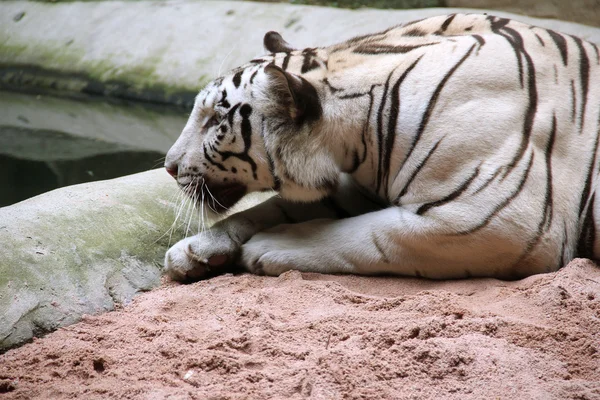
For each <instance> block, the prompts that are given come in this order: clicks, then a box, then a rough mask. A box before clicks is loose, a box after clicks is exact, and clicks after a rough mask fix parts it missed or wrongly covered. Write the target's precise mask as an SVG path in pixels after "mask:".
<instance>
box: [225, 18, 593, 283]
mask: <svg viewBox="0 0 600 400" xmlns="http://www.w3.org/2000/svg"><path fill="white" fill-rule="evenodd" d="M270 42H271V43H270ZM265 43H266V46H267V48H269V47H271V49H270V50H272V51H273V54H270V55H268V56H265V57H261V58H258V59H255V60H253V61H252V62H251V63H250V64H248V65H246V66H244V67H242V68H240V69H238V70H236V71H235V72H234V74H233V76H232V78H231V79H232V82H233V83H234V86H235V87H240V86H242V84H243V83H246V84H247V85H252V84H253V80H254V79H255V78H256V76H257V73H259V72H261V71H263V70H264V68H265V65H274V66H276V67H278V68H279V69H280V70H281V71H283V72H284V73H286V74H288V75H289V76H292V77H298V79H300V78H301V79H302V80H303V82H306V83H307V84H308V85H310V86H311V87H312V89H311V90H314V91H315V93H316V95H317V96H318V103H319V104H318V105H319V108H318V110H319V111H318V114H319V115H318V116H317V117H315V120H314V122H311V123H310V124H311V125H310V129H309V131H310V133H311V135H312V136H311V135H308V134H301V135H300V134H299V135H291V134H287V135H286V134H283V133H282V132H283V131H284V130H285V129H287V128H285V126H284V127H283V128H282V126H283V125H281V124H282V123H281V120H279V119H278V118H273V117H272V115H273V114H272V113H274V112H280V111H273V110H275V109H277V107H276V106H275V105H270V106H269V107H267V108H265V110H266V111H265V115H269V117H268V118H263V125H264V126H263V127H262V128H261V129H263V130H264V132H272V133H271V135H270V136H269V134H265V133H264V132H263V137H264V138H265V139H264V140H265V145H264V147H265V151H266V153H267V155H268V158H270V159H271V163H272V165H271V172H272V174H273V176H274V177H277V179H278V180H279V181H280V183H279V185H280V184H281V181H286V180H287V181H289V182H290V184H292V183H293V184H294V185H296V186H295V187H294V189H293V190H291V189H289V190H287V192H286V190H285V187H284V189H282V190H280V191H281V193H282V194H283V196H284V197H287V198H290V199H292V200H293V199H300V200H302V199H303V197H302V196H303V195H304V192H308V189H315V190H321V191H326V189H323V188H325V187H330V186H331V187H334V186H336V184H337V182H338V180H339V179H338V178H337V175H339V173H340V172H343V173H347V174H349V175H350V176H352V178H353V180H354V182H356V183H357V185H358V186H359V187H360V188H361V190H362V191H364V192H366V193H367V194H368V196H370V197H373V198H376V199H379V200H381V201H382V203H384V204H386V205H387V206H389V209H394V208H395V209H397V210H401V212H400V213H396V214H391V213H390V212H388V215H387V218H383V219H382V220H381V222H379V224H380V227H381V228H380V231H381V232H383V234H382V236H385V240H383V239H382V240H383V244H382V243H379V244H377V246H375V247H376V250H377V251H378V252H380V253H382V254H385V255H386V256H385V257H384V258H385V259H387V260H388V263H387V264H389V265H385V264H386V263H385V262H378V263H375V265H376V267H374V269H373V270H374V271H376V272H392V273H403V274H411V275H421V276H427V277H433V278H445V277H460V276H471V275H477V276H482V275H487V276H498V277H507V278H514V277H520V276H527V275H531V274H533V273H538V272H543V271H551V270H556V269H557V268H559V267H560V266H562V265H563V264H564V263H566V262H568V261H569V260H571V259H572V258H573V257H575V256H585V257H590V258H596V259H597V258H600V240H599V239H600V238H596V235H595V230H596V227H597V224H598V221H597V218H598V216H600V209H599V207H600V200H597V197H596V196H595V192H596V190H597V176H598V173H599V161H600V160H599V159H598V157H597V148H598V137H599V125H600V55H599V51H598V47H597V46H596V45H595V44H592V43H589V42H585V41H583V40H581V39H579V38H577V37H574V36H569V35H563V34H560V33H557V32H553V31H551V30H547V29H544V28H539V27H534V26H530V25H526V24H522V23H519V22H515V21H511V20H507V19H503V18H497V17H492V16H486V15H471V14H469V15H462V14H457V15H449V16H442V17H434V18H428V19H425V20H421V21H415V22H412V23H409V24H405V25H402V26H399V27H395V28H391V29H388V30H387V31H384V32H381V33H377V34H373V35H366V36H362V37H357V38H354V39H350V40H348V41H346V42H343V43H340V44H337V45H333V46H330V47H323V48H309V49H304V50H293V49H292V48H291V47H290V46H289V45H287V43H285V42H282V41H281V40H279V39H278V38H277V37H276V36H275V37H274V36H271V37H269V35H267V36H266V37H265ZM289 79H294V78H289ZM236 82H238V85H236V84H235V83H236ZM221 84H222V82H221ZM222 86H223V85H222ZM257 86H260V85H257ZM223 88H224V86H223ZM229 88H230V90H231V85H229ZM263 92H268V90H267V89H265V88H261V89H260V90H259V94H258V95H257V96H256V97H258V98H260V97H261V96H260V93H263ZM221 93H222V92H221ZM217 97H218V96H217ZM261 101H263V102H264V100H261ZM259 103H260V102H259ZM249 104H252V103H249ZM257 104H258V103H257ZM258 107H260V106H258V105H257V108H258ZM315 110H316V108H315ZM270 113H271V114H270ZM284 128H285V129H284ZM280 131H281V132H280ZM315 138H316V139H315ZM314 146H317V147H314ZM318 146H320V147H322V148H324V149H327V150H328V153H327V154H329V155H330V156H331V157H330V159H328V161H322V159H324V158H326V156H323V157H321V158H319V160H316V158H315V160H314V161H311V157H313V153H315V152H317V150H314V151H313V153H309V152H308V151H306V152H305V153H303V150H301V149H303V148H313V149H317V148H320V147H318ZM319 151H320V150H319ZM290 160H292V161H290ZM293 160H301V162H300V161H296V162H294V161H293ZM307 160H308V161H307ZM307 162H308V164H309V165H310V169H312V170H313V171H317V172H316V173H315V172H313V175H316V177H315V176H307V172H306V171H304V169H306V166H307V165H306V164H307ZM317 178H318V179H317ZM311 185H312V186H311ZM271 186H273V185H271ZM283 186H285V185H283ZM313 186H314V188H313ZM303 188H304V192H303ZM373 215H374V214H373ZM373 221H376V219H375V217H374V216H373ZM357 224H359V223H358V222H357ZM358 226H359V228H360V225H358ZM373 229H374V228H373ZM372 234H374V235H379V233H373V232H372ZM372 241H373V242H376V241H375V240H374V239H373V240H372ZM390 259H394V260H398V261H397V262H389V261H390ZM398 263H400V264H401V266H398Z"/></svg>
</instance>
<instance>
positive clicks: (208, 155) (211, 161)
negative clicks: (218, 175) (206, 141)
mask: <svg viewBox="0 0 600 400" xmlns="http://www.w3.org/2000/svg"><path fill="white" fill-rule="evenodd" d="M202 148H203V149H204V159H205V160H206V161H208V162H209V163H211V164H212V165H214V166H215V167H217V168H219V169H220V170H221V171H227V168H225V167H224V166H223V164H221V163H218V162H216V161H213V159H212V158H211V156H210V154H208V151H206V145H203V146H202Z"/></svg>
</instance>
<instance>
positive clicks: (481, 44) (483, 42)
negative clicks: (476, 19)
mask: <svg viewBox="0 0 600 400" xmlns="http://www.w3.org/2000/svg"><path fill="white" fill-rule="evenodd" d="M471 36H473V37H474V38H475V40H477V41H478V42H479V45H480V46H483V45H484V44H485V40H484V39H483V37H482V36H480V35H471Z"/></svg>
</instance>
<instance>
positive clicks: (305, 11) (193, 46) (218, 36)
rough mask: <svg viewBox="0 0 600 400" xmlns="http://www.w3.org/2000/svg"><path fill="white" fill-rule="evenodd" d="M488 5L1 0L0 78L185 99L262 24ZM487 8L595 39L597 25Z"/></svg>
mask: <svg viewBox="0 0 600 400" xmlns="http://www.w3.org/2000/svg"><path fill="white" fill-rule="evenodd" d="M485 11H486V10H474V9H456V8H428V9H420V10H373V9H360V10H343V9H333V8H324V7H311V6H296V5H289V4H265V3H255V2H239V1H178V2H157V1H135V2H120V1H104V2H102V1H99V2H89V3H88V2H84V3H82V2H63V3H43V2H22V1H6V2H2V3H0V64H1V65H2V67H0V87H10V88H19V87H22V86H36V87H47V88H56V89H62V90H71V91H82V92H87V93H98V94H107V95H111V96H117V97H125V98H136V99H146V100H153V101H163V102H171V103H179V104H188V105H189V104H190V103H191V102H192V101H193V97H194V95H195V94H196V92H197V91H198V89H200V88H201V87H202V86H203V85H204V84H205V83H206V82H207V81H209V80H211V79H212V78H214V77H216V76H217V75H219V73H224V72H226V71H227V70H229V69H230V68H232V67H235V66H237V65H240V64H241V63H243V62H246V61H248V60H250V59H251V58H253V57H254V56H256V55H259V54H263V53H264V50H263V48H262V38H263V35H264V34H265V32H267V31H269V30H276V31H279V32H281V33H282V34H283V36H284V38H285V39H286V40H287V41H288V42H290V43H292V44H293V45H295V46H297V47H300V48H302V47H310V46H316V45H329V44H332V43H335V42H339V41H341V40H344V39H349V38H350V37H353V36H356V35H360V34H364V33H369V32H376V31H380V30H382V29H384V28H387V27H390V26H393V25H397V24H400V23H402V22H406V21H410V20H414V19H418V18H424V17H428V16H432V15H440V14H447V13H451V12H485ZM487 12H488V13H490V14H493V15H498V16H504V17H509V18H515V19H518V20H521V21H524V22H528V23H532V24H535V25H539V26H543V27H547V28H551V29H555V30H558V31H562V32H565V33H570V34H575V35H578V36H580V37H582V38H584V39H587V40H590V41H593V42H596V43H600V29H597V28H592V27H589V26H585V25H581V24H576V23H570V22H562V21H557V20H548V19H538V18H529V17H525V16H520V15H515V14H509V13H506V12H498V11H487ZM21 13H24V14H23V16H22V18H21V19H19V20H18V21H15V19H14V16H15V15H20V14H21ZM57 27H60V29H57Z"/></svg>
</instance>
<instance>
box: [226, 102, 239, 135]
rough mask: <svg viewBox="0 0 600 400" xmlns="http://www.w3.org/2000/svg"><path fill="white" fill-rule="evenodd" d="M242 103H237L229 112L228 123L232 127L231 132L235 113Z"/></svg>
mask: <svg viewBox="0 0 600 400" xmlns="http://www.w3.org/2000/svg"><path fill="white" fill-rule="evenodd" d="M240 105H241V103H237V104H236V105H234V106H233V107H231V109H230V110H229V111H228V112H227V121H228V122H229V126H231V130H233V118H234V117H235V112H236V111H237V109H238V108H239V106H240Z"/></svg>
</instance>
